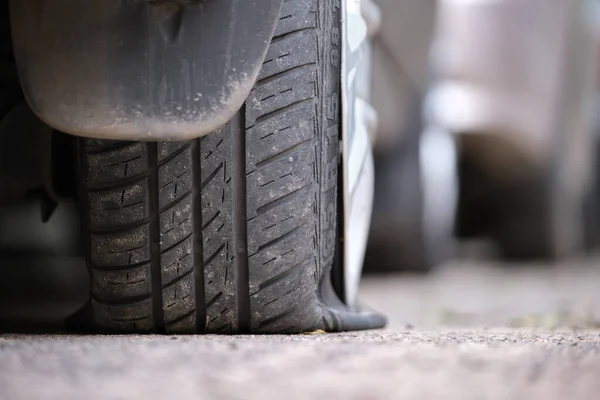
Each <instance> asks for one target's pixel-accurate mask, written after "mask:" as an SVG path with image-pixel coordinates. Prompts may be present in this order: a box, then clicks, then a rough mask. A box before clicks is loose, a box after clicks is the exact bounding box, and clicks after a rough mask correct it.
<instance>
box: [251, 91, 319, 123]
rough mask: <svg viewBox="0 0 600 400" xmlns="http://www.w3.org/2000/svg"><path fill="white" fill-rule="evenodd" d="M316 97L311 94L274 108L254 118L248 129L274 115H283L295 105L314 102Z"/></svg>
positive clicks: (299, 105)
mask: <svg viewBox="0 0 600 400" xmlns="http://www.w3.org/2000/svg"><path fill="white" fill-rule="evenodd" d="M314 99H315V97H314V96H311V97H309V98H308V99H302V100H298V101H294V102H293V103H291V104H288V105H285V106H282V107H279V108H278V109H276V110H273V111H270V112H268V113H266V114H263V115H261V116H260V117H257V118H256V119H255V120H254V124H252V126H249V127H248V129H250V128H252V127H254V126H256V125H258V124H260V123H261V122H264V121H266V120H268V119H270V118H273V117H276V116H278V115H281V114H283V113H285V112H288V111H290V110H291V109H293V108H295V107H301V106H302V105H303V104H306V103H314Z"/></svg>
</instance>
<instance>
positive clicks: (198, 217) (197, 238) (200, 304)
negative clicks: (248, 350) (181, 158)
mask: <svg viewBox="0 0 600 400" xmlns="http://www.w3.org/2000/svg"><path fill="white" fill-rule="evenodd" d="M201 151H202V139H196V140H194V147H193V148H192V172H193V177H194V180H199V179H200V177H201V176H202V175H201V173H202V165H201V160H200V158H201ZM192 187H193V189H192V190H193V192H194V195H193V196H194V197H193V201H192V208H193V211H192V212H193V217H192V218H193V219H192V224H193V232H194V243H193V248H192V249H193V253H194V258H193V260H194V267H193V270H194V274H195V275H194V283H195V286H194V295H195V296H196V331H197V332H205V331H206V309H207V308H208V307H207V306H206V304H205V301H206V289H205V288H204V261H203V260H204V259H203V257H204V251H203V248H202V224H203V223H202V201H201V199H202V191H201V190H200V188H198V185H193V186H192Z"/></svg>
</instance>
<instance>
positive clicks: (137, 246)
mask: <svg viewBox="0 0 600 400" xmlns="http://www.w3.org/2000/svg"><path fill="white" fill-rule="evenodd" d="M340 14H341V10H340V7H339V0H326V1H317V0H291V1H286V2H284V3H283V6H282V10H281V13H280V20H279V22H278V26H277V28H276V30H275V32H274V36H273V39H272V42H271V44H270V47H269V49H268V52H267V55H266V58H265V61H264V63H263V66H262V69H261V71H260V73H259V76H258V81H257V83H256V85H255V87H254V88H253V90H252V92H251V93H250V95H249V97H248V99H247V100H246V102H245V104H244V106H243V108H242V109H241V110H240V112H239V113H238V114H237V116H235V117H234V118H233V119H232V120H231V121H230V122H229V123H228V124H227V125H226V126H223V127H221V128H220V129H218V130H217V131H216V132H214V133H212V134H210V135H208V136H206V137H203V138H199V139H195V140H191V141H187V142H159V143H155V142H119V141H106V140H95V139H84V138H82V139H79V145H78V154H79V157H78V160H79V162H78V164H79V166H78V169H79V196H80V197H79V204H80V205H81V212H82V214H83V231H84V240H85V241H86V254H87V262H88V266H89V269H90V271H91V307H89V308H91V310H92V311H91V312H92V314H93V321H94V325H95V327H96V329H97V330H100V331H108V332H158V333H203V332H207V333H297V332H303V331H311V330H316V329H323V330H327V331H337V330H342V329H353V328H369V327H376V325H382V324H383V320H382V319H381V318H375V319H373V318H371V319H370V320H369V321H370V322H365V323H366V325H365V323H362V324H360V323H359V324H358V325H357V324H356V323H354V324H353V323H350V324H348V321H346V323H344V318H340V317H339V313H337V312H336V310H334V309H333V308H332V307H331V306H330V305H329V304H325V303H324V300H323V299H325V298H331V295H332V293H333V292H332V290H333V289H331V283H330V277H329V273H330V271H331V265H332V262H333V257H334V249H335V243H336V240H337V238H336V217H337V214H336V209H337V201H338V199H337V196H338V190H337V182H338V178H337V173H338V162H339V151H340V150H339V149H340V147H339V132H340V129H339V128H340V121H339V104H340V39H341V37H340V29H339V26H340V21H341V15H340ZM363 321H364V319H363Z"/></svg>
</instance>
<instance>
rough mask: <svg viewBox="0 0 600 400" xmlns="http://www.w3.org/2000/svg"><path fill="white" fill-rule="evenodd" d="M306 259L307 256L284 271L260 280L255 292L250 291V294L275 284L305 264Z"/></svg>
mask: <svg viewBox="0 0 600 400" xmlns="http://www.w3.org/2000/svg"><path fill="white" fill-rule="evenodd" d="M307 261H308V258H307V259H304V260H302V261H300V262H299V263H298V264H296V265H294V266H293V267H291V268H288V269H286V270H285V271H283V272H281V273H280V274H278V275H275V276H274V277H272V278H269V279H267V280H266V281H264V282H262V283H261V284H260V285H258V290H257V291H256V292H254V293H252V294H251V296H254V295H256V294H258V293H260V292H261V291H262V290H264V289H266V288H268V287H269V286H272V285H274V284H276V283H277V282H279V281H281V280H283V279H285V278H286V277H288V276H289V275H290V274H292V273H293V272H294V271H296V270H297V269H298V268H299V267H302V266H303V265H304V264H306V262H307Z"/></svg>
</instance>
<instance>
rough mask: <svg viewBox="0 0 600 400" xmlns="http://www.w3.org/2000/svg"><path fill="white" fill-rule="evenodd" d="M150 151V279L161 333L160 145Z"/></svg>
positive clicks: (154, 313) (156, 326)
mask: <svg viewBox="0 0 600 400" xmlns="http://www.w3.org/2000/svg"><path fill="white" fill-rule="evenodd" d="M146 146H147V147H146V148H147V151H148V164H149V166H150V172H151V174H150V175H151V179H149V182H148V191H149V193H150V195H149V196H148V197H149V209H150V216H151V218H152V219H151V221H150V238H149V239H150V243H149V245H150V254H151V257H150V279H151V286H152V292H153V296H152V320H153V325H154V329H155V330H156V331H158V332H159V333H163V332H164V331H165V326H164V316H163V304H162V303H163V300H162V283H161V276H162V268H161V257H160V225H159V222H158V218H159V215H160V210H159V204H158V201H159V200H158V187H159V181H158V168H159V166H158V143H155V142H150V143H147V144H146Z"/></svg>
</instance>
